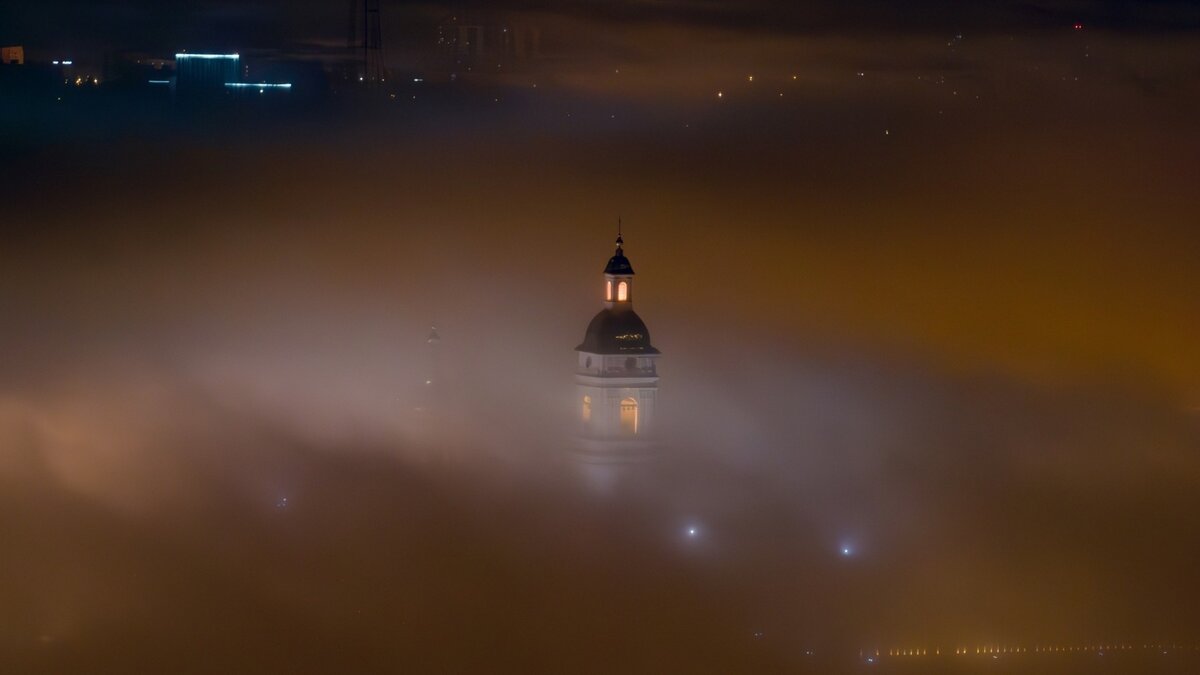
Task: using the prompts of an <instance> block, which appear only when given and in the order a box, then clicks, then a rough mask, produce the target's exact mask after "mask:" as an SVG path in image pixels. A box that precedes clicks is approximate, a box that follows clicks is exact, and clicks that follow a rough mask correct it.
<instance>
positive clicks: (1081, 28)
mask: <svg viewBox="0 0 1200 675" xmlns="http://www.w3.org/2000/svg"><path fill="white" fill-rule="evenodd" d="M1072 28H1074V29H1075V30H1083V24H1081V23H1077V24H1075V25H1074V26H1072Z"/></svg>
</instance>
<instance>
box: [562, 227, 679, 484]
mask: <svg viewBox="0 0 1200 675" xmlns="http://www.w3.org/2000/svg"><path fill="white" fill-rule="evenodd" d="M623 246H624V240H623V239H622V238H621V236H620V234H618V235H617V251H616V253H615V254H614V255H613V257H612V258H610V259H609V261H608V265H607V266H606V267H605V268H604V309H602V310H600V312H599V313H598V314H596V316H595V317H594V318H593V319H592V321H591V323H589V324H588V327H587V332H586V333H585V334H584V338H583V342H582V343H581V344H580V345H579V346H578V347H576V348H575V351H577V352H579V363H578V368H577V369H576V371H575V382H576V391H577V396H578V405H579V408H578V410H579V416H580V418H579V419H580V431H581V434H580V435H581V450H582V454H583V455H584V456H585V457H586V458H587V459H589V460H595V461H601V462H607V461H629V460H637V459H642V458H645V457H647V456H648V451H649V450H650V449H651V447H652V446H651V444H650V438H651V436H652V435H653V431H654V410H655V407H656V405H657V398H658V368H657V361H658V357H659V354H660V353H659V351H658V350H657V349H655V348H654V347H653V346H652V345H651V344H650V330H649V329H648V328H646V324H645V323H644V322H643V321H642V319H641V317H639V316H638V315H637V313H636V312H634V311H633V266H632V265H631V264H630V263H629V259H628V258H626V257H625V252H624V249H623Z"/></svg>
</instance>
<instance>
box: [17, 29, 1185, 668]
mask: <svg viewBox="0 0 1200 675" xmlns="http://www.w3.org/2000/svg"><path fill="white" fill-rule="evenodd" d="M835 42H836V41H831V42H827V43H824V44H825V49H826V51H825V52H822V53H823V54H824V55H825V57H826V61H820V60H819V59H818V62H819V63H833V64H837V67H834V66H829V69H830V71H837V70H838V68H840V66H841V65H848V64H845V63H844V62H843V61H842V60H841V59H843V58H844V56H839V54H843V53H844V51H845V50H846V49H848V47H847V46H846V45H840V46H839V45H836V44H835ZM1106 44H1110V46H1111V47H1112V49H1113V50H1114V51H1118V50H1119V49H1122V48H1128V47H1127V45H1126V46H1124V47H1122V45H1123V44H1124V43H1122V42H1121V40H1119V39H1116V38H1112V39H1111V40H1110V42H1109V43H1106ZM1175 46H1176V47H1177V46H1178V45H1175ZM728 48H729V49H730V50H731V51H730V53H733V54H738V53H741V52H740V51H739V48H738V47H737V46H736V45H731V46H729V47H728ZM779 49H782V47H779ZM863 49H864V50H866V49H867V47H866V46H863ZM995 49H1000V48H998V47H997V48H995ZM1013 49H1016V48H1013ZM1005 54H1007V52H1003V51H1001V52H1000V53H999V54H997V53H996V52H995V51H994V50H991V51H988V52H986V53H985V54H981V55H980V57H979V58H981V59H985V60H986V59H993V60H994V61H995V62H1005V63H1006V62H1007V61H1006V56H1005ZM909 56H910V57H911V58H912V60H913V61H915V62H918V63H924V60H923V57H922V55H921V53H920V51H919V50H918V51H917V53H916V54H912V53H909ZM1117 61H1119V62H1120V63H1121V64H1122V65H1124V64H1125V63H1126V62H1125V61H1120V60H1119V59H1114V62H1117ZM987 63H992V61H987ZM740 65H742V64H741V63H740V62H739V63H738V66H740ZM993 66H994V63H993ZM572 67H573V68H583V65H581V64H578V63H577V64H574V65H573V66H572ZM675 67H676V68H677V72H678V75H679V76H680V78H684V79H686V78H699V75H696V73H694V72H693V71H691V70H689V69H686V68H683V67H682V66H679V65H678V64H675ZM814 68H816V67H815V66H814ZM913 68H914V69H916V68H917V66H915V65H914V66H913ZM980 68H981V70H983V68H984V67H983V66H980ZM731 69H732V68H731ZM742 70H745V68H742ZM816 70H820V68H816ZM1114 71H1117V72H1115V73H1113V72H1105V73H1104V77H1097V78H1096V80H1095V81H1094V82H1091V83H1088V84H1087V85H1086V86H1087V87H1088V88H1087V89H1086V90H1085V91H1086V92H1087V93H1086V96H1082V97H1080V96H1078V95H1077V94H1075V93H1064V94H1060V95H1051V94H1048V93H1047V92H1051V91H1054V88H1053V87H1054V85H1050V84H1046V82H1044V81H1042V80H1041V79H1038V80H1037V81H1036V82H1035V83H1033V84H1030V83H1028V82H1024V81H1022V83H1021V84H1020V85H1019V86H1018V85H1013V86H1014V90H1013V91H1001V92H1000V93H998V94H995V95H996V96H997V97H998V98H999V99H1000V101H1001V104H998V105H1000V107H999V109H989V110H986V111H980V112H969V111H968V112H964V111H963V110H962V109H956V110H957V112H955V116H954V118H953V119H951V120H948V119H946V118H947V117H948V116H945V115H942V116H940V117H939V115H940V113H938V112H937V110H938V107H939V105H942V104H941V103H939V102H933V101H930V100H928V99H927V98H926V94H923V93H918V94H910V93H908V91H907V90H906V89H903V88H902V87H901V85H899V84H896V83H894V82H892V81H891V80H889V83H887V84H885V85H883V88H882V90H871V91H869V92H868V91H863V90H859V89H849V90H847V89H843V88H841V87H840V85H838V86H835V85H832V84H829V83H828V81H827V80H825V79H824V78H825V77H826V76H827V74H823V75H820V76H817V75H813V76H812V77H811V78H810V80H809V81H810V83H813V82H816V83H824V84H816V85H813V87H815V89H814V88H809V89H806V90H804V93H802V95H800V98H801V99H802V102H800V103H797V104H795V106H794V107H787V108H779V107H776V103H775V101H774V100H775V99H777V98H779V97H778V96H775V93H776V92H774V90H772V91H771V92H768V93H765V94H763V93H761V92H749V91H746V92H743V93H744V97H745V98H744V99H743V100H741V101H738V100H736V97H735V96H732V95H731V96H730V97H729V98H731V99H735V100H730V101H726V102H723V103H721V104H717V103H716V102H715V99H714V98H713V97H712V96H711V93H705V94H704V95H703V96H704V98H703V100H701V95H700V94H699V93H698V90H699V89H700V85H698V84H692V83H690V82H691V80H688V82H689V83H688V84H686V85H680V86H681V87H684V88H686V89H687V90H688V92H689V93H688V94H682V93H679V94H678V95H676V94H677V93H678V92H672V93H670V94H669V95H668V94H660V93H652V92H651V91H650V90H652V89H653V87H649V88H647V87H645V86H644V84H645V83H644V82H641V81H639V82H638V83H636V84H633V85H625V84H612V85H611V88H607V87H608V85H605V87H598V86H597V87H593V86H592V85H594V84H595V82H586V81H585V80H581V79H575V78H574V76H569V77H567V76H564V77H563V78H562V81H560V82H559V83H558V85H559V88H558V89H556V90H555V93H553V94H549V93H548V94H545V95H544V96H543V95H541V94H539V95H538V96H536V97H535V96H533V95H531V94H529V92H528V91H523V93H521V92H514V90H509V89H506V90H505V91H508V92H509V94H508V98H507V99H506V100H505V102H506V103H508V104H509V107H507V108H495V107H488V99H489V98H491V94H490V93H489V94H488V95H487V96H479V97H478V98H477V99H474V98H473V99H467V100H459V99H447V100H441V101H439V102H436V103H431V104H429V107H427V108H421V109H417V110H416V111H413V110H412V109H408V108H405V109H403V110H401V111H393V110H387V111H383V112H379V111H376V112H375V113H374V114H371V115H365V114H364V115H361V116H357V117H356V116H354V114H352V113H348V112H345V111H342V112H341V113H329V115H330V117H333V118H335V119H334V120H333V121H331V120H330V119H328V118H325V117H321V116H320V115H319V114H317V113H314V114H313V116H311V117H305V118H303V119H292V118H288V119H287V120H284V121H280V122H279V123H278V124H275V123H273V122H272V121H271V120H263V119H258V118H256V119H252V120H251V119H246V120H242V119H241V118H238V117H234V119H233V122H234V124H233V126H234V127H235V128H232V129H231V128H228V126H227V125H226V124H225V122H222V123H221V124H219V125H217V124H214V125H212V126H207V123H206V122H204V121H201V122H195V121H194V120H188V121H180V120H179V119H178V118H176V117H170V118H168V121H165V122H164V121H159V122H155V123H154V124H153V125H151V127H150V128H146V129H130V128H124V127H122V126H121V125H120V124H116V125H109V126H106V127H105V129H104V130H101V131H95V132H94V133H93V131H94V130H93V131H79V130H77V129H74V130H57V131H55V130H51V129H48V128H47V127H45V126H42V125H41V124H40V123H39V124H38V125H37V126H36V128H34V127H31V128H30V129H28V130H27V131H28V134H26V135H23V136H22V137H21V139H19V140H15V141H14V142H12V143H11V144H8V145H6V148H7V155H8V157H9V158H10V159H11V162H6V166H9V167H12V168H13V169H14V172H13V175H12V179H11V180H9V181H8V182H7V183H6V184H5V186H4V187H3V188H0V190H2V191H0V195H2V197H3V202H4V221H5V229H6V234H5V238H4V242H3V244H2V245H0V269H2V270H3V271H2V272H0V275H2V277H0V278H2V279H3V285H2V287H0V311H2V314H3V331H2V332H0V350H2V352H0V353H3V358H2V359H0V533H2V534H0V537H2V540H0V556H2V563H0V598H3V602H0V661H2V662H3V663H4V664H7V666H6V667H5V668H4V669H5V670H9V671H11V672H46V673H51V672H231V671H238V672H313V673H317V672H398V671H401V670H404V671H415V672H505V671H506V672H595V673H609V672H647V673H651V672H653V673H660V672H720V673H731V672H814V673H828V672H845V671H850V672H857V671H859V670H861V669H866V668H870V667H873V666H872V665H871V664H868V663H867V662H866V661H865V656H866V655H870V654H873V653H874V650H875V649H880V650H883V651H884V652H885V653H886V652H887V650H889V649H893V648H905V649H906V648H919V649H928V650H930V651H931V652H932V651H933V650H934V649H941V650H943V651H945V650H954V649H956V648H960V647H970V648H971V649H975V648H976V647H978V646H980V645H1014V646H1015V645H1024V646H1027V647H1029V648H1033V647H1034V646H1035V645H1055V644H1064V645H1065V644H1071V645H1096V644H1118V643H1120V644H1124V643H1130V644H1134V643H1136V644H1138V645H1142V644H1157V643H1169V644H1174V643H1178V644H1181V645H1182V644H1186V645H1189V648H1192V647H1190V646H1191V645H1194V644H1195V638H1196V635H1197V632H1198V631H1200V609H1197V606H1196V603H1195V602H1194V598H1195V597H1196V594H1197V592H1198V591H1200V588H1198V587H1197V575H1196V550H1195V542H1196V540H1197V538H1198V537H1200V519H1198V518H1197V515H1196V509H1195V504H1196V501H1195V500H1196V497H1195V493H1196V489H1195V488H1196V485H1197V483H1198V481H1200V460H1198V459H1197V456H1196V449H1197V447H1200V418H1198V416H1197V413H1196V406H1197V405H1198V403H1200V360H1198V359H1197V358H1196V356H1195V345H1196V343H1197V342H1196V338H1197V336H1198V334H1200V326H1198V324H1197V318H1196V317H1197V316H1198V314H1197V312H1196V310H1197V309H1198V306H1197V301H1196V298H1197V297H1200V296H1198V295H1197V293H1196V291H1197V290H1198V289H1197V284H1196V277H1195V272H1194V269H1195V260H1196V257H1195V254H1196V253H1197V250H1198V246H1200V244H1198V241H1200V240H1198V239H1197V238H1196V234H1195V232H1194V227H1193V225H1194V223H1193V220H1194V213H1195V209H1194V207H1195V202H1194V195H1193V194H1191V192H1189V190H1188V188H1187V186H1188V185H1189V184H1188V181H1190V180H1191V179H1190V176H1188V175H1187V174H1186V172H1181V171H1180V170H1181V169H1184V168H1187V167H1188V166H1189V165H1190V164H1191V163H1194V160H1195V158H1194V157H1193V156H1192V153H1191V151H1190V150H1189V147H1194V142H1195V141H1196V139H1197V128H1196V127H1195V125H1194V122H1188V121H1186V117H1187V115H1186V114H1185V112H1186V110H1188V109H1192V110H1194V108H1188V107H1187V106H1189V105H1192V103H1193V101H1192V99H1191V98H1188V96H1190V94H1188V96H1184V95H1182V94H1178V92H1177V91H1175V90H1172V92H1174V93H1173V94H1158V95H1157V96H1159V98H1153V97H1150V98H1147V95H1146V94H1145V93H1144V92H1139V91H1135V88H1134V87H1132V86H1128V85H1127V83H1125V82H1124V80H1123V79H1122V78H1123V77H1124V75H1125V72H1126V71H1125V70H1124V68H1123V67H1122V68H1116V67H1115V66H1114ZM570 72H576V71H570ZM673 72H676V71H673ZM848 72H850V73H851V77H853V70H850V71H848ZM916 72H918V70H913V71H912V73H916ZM920 72H924V71H920ZM986 72H988V73H992V72H994V71H993V70H987V71H986ZM912 73H907V72H906V73H900V74H895V73H893V74H890V75H888V76H887V77H889V78H893V79H894V80H895V82H899V81H900V80H901V76H902V75H903V76H904V77H905V78H907V75H908V74H912ZM737 77H738V78H741V77H742V75H741V74H740V73H739V75H738V76H737ZM785 77H786V76H785V75H782V74H781V75H780V78H779V79H780V80H781V81H784V78H785ZM828 77H833V76H828ZM914 77H915V76H914ZM979 77H983V76H978V77H965V78H964V79H966V80H968V83H969V82H975V83H976V84H978V80H979ZM760 78H761V76H760ZM1039 78H1040V76H1039ZM999 79H1002V78H999ZM993 84H994V83H993ZM512 86H513V87H516V85H512ZM703 86H704V87H707V86H708V85H707V84H704V85H703ZM723 86H727V87H733V86H740V85H732V84H731V85H723ZM772 86H774V85H772ZM780 86H785V85H784V84H781V85H780ZM852 86H853V87H858V86H859V85H858V84H854V85H852ZM968 86H969V84H968ZM989 86H991V85H989ZM984 89H987V87H984ZM730 90H731V91H733V90H732V89H730ZM971 91H972V92H974V91H976V89H972V90H971ZM989 91H992V93H993V94H994V93H995V92H994V89H993V90H989ZM785 93H787V94H788V96H791V95H792V94H793V93H797V94H800V92H795V91H793V90H788V91H787V92H785ZM692 94H694V97H693V98H689V96H692ZM972 95H974V94H973V93H972ZM985 95H992V94H985ZM659 96H662V97H663V98H661V99H659V98H657V97H659ZM1056 96H1058V97H1056ZM1172 96H1174V98H1173V97H1172ZM496 98H497V101H499V97H496ZM722 98H725V97H722ZM1034 101H1039V102H1042V103H1045V107H1044V108H1042V107H1038V106H1035V105H1033V102H1034ZM1096 101H1104V102H1105V105H1106V106H1109V107H1107V108H1105V111H1104V112H1098V111H1097V110H1096V109H1095V107H1094V104H1095V103H1096ZM1164 101H1165V102H1164ZM651 102H653V105H651ZM863 102H867V103H869V104H870V106H868V108H870V109H871V110H873V111H875V112H869V113H862V112H861V110H862V109H863V108H862V104H863ZM498 105H499V103H498ZM718 105H726V107H724V108H721V107H718ZM871 106H877V107H871ZM1005 106H1007V107H1005ZM853 110H859V111H860V112H857V113H853V114H851V113H849V112H848V111H853ZM1181 110H1183V111H1184V112H1181ZM108 114H111V111H108V112H107V113H106V115H108ZM322 114H324V113H322ZM338 115H347V116H349V119H344V118H340V117H338ZM1118 119H1119V120H1120V121H1121V123H1122V124H1124V125H1125V126H1124V127H1123V129H1124V134H1123V135H1119V136H1109V137H1106V138H1109V141H1108V142H1107V143H1102V144H1097V143H1095V142H1094V139H1095V134H1096V133H1098V130H1101V129H1106V130H1108V131H1107V133H1110V134H1111V131H1112V126H1113V125H1114V124H1115V123H1116V120H1118ZM239 121H244V122H245V124H246V125H247V126H246V128H236V126H237V123H238V122H239ZM1033 122H1037V123H1038V125H1039V126H1037V128H1038V129H1040V130H1041V131H1038V132H1032V131H1028V128H1029V125H1031V124H1032V123H1033ZM106 124H108V123H107V122H106ZM217 126H220V127H222V128H219V129H217V128H213V127H217ZM87 129H91V127H87ZM885 131H887V132H888V133H887V134H886V136H885V133H884V132H885ZM1180 139H1182V142H1181V141H1180ZM1189 144H1191V145H1189ZM618 217H621V218H622V219H623V223H624V236H625V241H626V247H625V250H626V253H627V254H628V255H629V257H630V260H631V261H632V263H633V266H634V268H635V270H636V271H637V276H636V283H637V294H636V298H637V300H636V307H637V311H638V312H639V314H640V315H641V316H642V317H643V318H644V319H645V321H646V322H647V324H648V326H649V328H650V331H651V334H652V336H653V341H654V344H655V346H657V347H658V348H660V349H661V350H662V351H663V353H664V356H663V358H662V361H661V364H660V367H659V374H660V375H661V383H660V390H659V394H658V405H659V410H658V412H659V415H660V419H659V423H660V426H659V430H658V431H659V440H660V446H661V447H660V449H661V452H660V457H659V459H658V460H657V461H654V462H650V463H646V464H639V465H634V466H620V467H606V466H596V465H590V464H585V463H582V462H580V461H578V460H577V459H576V458H575V457H574V456H573V455H572V454H571V453H570V450H571V449H572V448H573V447H574V443H573V435H574V433H575V431H576V428H577V424H576V416H577V415H578V413H579V411H578V401H577V395H576V392H575V390H574V382H573V372H574V367H575V363H576V362H575V354H574V352H573V351H572V350H573V348H574V347H575V345H577V344H579V342H580V341H581V339H582V337H583V332H584V328H585V327H586V326H587V322H588V321H589V319H590V318H591V316H592V315H593V314H594V313H595V312H596V311H597V310H599V309H600V306H601V290H602V274H601V273H602V270H603V268H604V263H605V261H606V260H607V258H608V256H610V255H612V247H613V244H612V242H613V238H614V236H615V234H616V232H615V229H616V222H617V218H618ZM431 325H436V326H437V330H438V332H439V334H440V335H441V338H442V339H441V342H440V343H439V344H438V345H437V347H436V349H437V352H438V353H437V355H436V357H434V355H433V354H432V353H431V348H430V346H429V345H428V344H427V343H426V336H427V334H428V332H429V329H430V326H431ZM427 379H434V380H435V382H434V384H433V385H427V384H426V380H427ZM1089 663H1091V662H1084V661H1078V660H1076V661H1060V662H1055V663H1051V664H1050V665H1047V664H1046V662H1030V661H1026V662H1016V663H1015V664H1014V663H1012V662H1003V663H1001V664H1000V665H998V666H997V667H999V668H1004V667H1007V668H1009V669H1010V670H1008V671H1006V672H1033V671H1037V670H1046V671H1047V672H1065V671H1066V670H1068V669H1072V668H1079V669H1080V670H1084V669H1086V667H1088V664H1089ZM1187 663H1192V664H1193V665H1194V661H1193V662H1183V663H1182V664H1181V662H1180V661H1172V662H1171V664H1170V665H1169V666H1161V667H1178V668H1185V669H1186V667H1187V666H1186V664H1187ZM939 664H940V665H939ZM876 665H879V666H881V667H885V668H890V669H892V670H891V671H890V672H895V671H896V670H898V669H903V668H906V667H908V666H906V665H905V664H904V663H897V662H892V663H885V664H876ZM968 665H970V664H968ZM976 665H978V664H976ZM987 665H988V666H991V665H992V664H990V663H989V664H987ZM944 666H945V663H944V662H938V663H936V664H933V665H924V666H922V665H917V666H913V667H915V668H917V670H914V671H913V672H930V669H933V668H939V667H944ZM971 667H973V666H971ZM1156 667H1159V666H1156ZM922 668H925V670H921V669H922ZM1131 668H1132V670H1131V672H1149V671H1147V670H1145V669H1144V668H1145V666H1144V665H1138V666H1131Z"/></svg>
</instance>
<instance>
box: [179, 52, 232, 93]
mask: <svg viewBox="0 0 1200 675" xmlns="http://www.w3.org/2000/svg"><path fill="white" fill-rule="evenodd" d="M241 66H242V61H241V56H239V55H237V54H176V55H175V90H176V91H177V92H178V93H179V94H181V95H190V94H201V93H216V94H220V93H223V92H224V91H225V90H226V87H225V85H226V84H233V83H239V82H241V81H242V68H241Z"/></svg>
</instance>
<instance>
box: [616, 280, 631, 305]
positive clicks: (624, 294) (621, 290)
mask: <svg viewBox="0 0 1200 675" xmlns="http://www.w3.org/2000/svg"><path fill="white" fill-rule="evenodd" d="M628 299H629V284H627V283H625V282H624V281H622V282H621V283H619V284H617V301H618V302H625V301H626V300H628Z"/></svg>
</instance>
